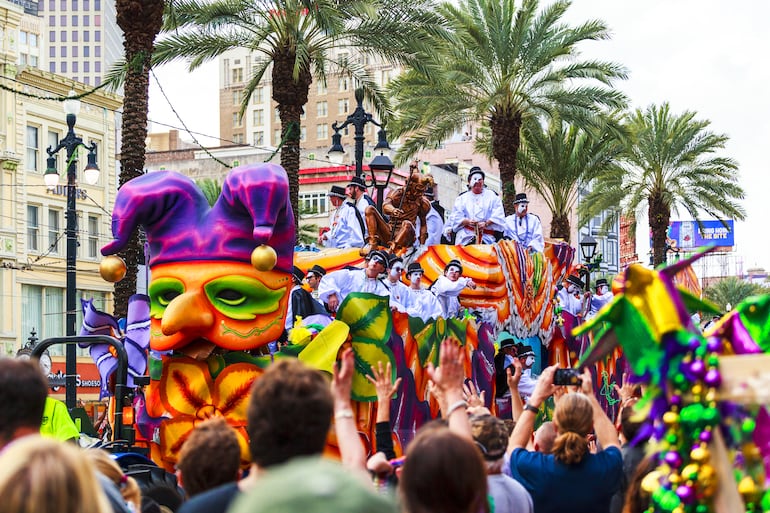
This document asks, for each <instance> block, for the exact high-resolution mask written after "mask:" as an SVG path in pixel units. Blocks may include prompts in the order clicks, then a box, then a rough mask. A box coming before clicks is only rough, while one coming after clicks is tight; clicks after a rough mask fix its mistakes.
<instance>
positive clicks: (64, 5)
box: [59, 0, 67, 11]
mask: <svg viewBox="0 0 770 513" xmlns="http://www.w3.org/2000/svg"><path fill="white" fill-rule="evenodd" d="M59 10H61V11H66V10H67V0H59Z"/></svg>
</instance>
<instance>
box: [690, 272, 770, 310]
mask: <svg viewBox="0 0 770 513" xmlns="http://www.w3.org/2000/svg"><path fill="white" fill-rule="evenodd" d="M768 293H770V288H767V287H763V286H762V285H759V284H757V283H750V282H747V281H744V280H742V279H740V278H736V277H735V276H729V277H727V278H724V279H722V280H719V281H718V282H716V283H715V284H714V285H711V286H710V287H706V288H705V289H704V290H703V295H704V296H705V297H706V298H707V299H709V300H711V301H712V302H713V303H714V304H716V305H717V306H719V308H720V309H726V305H727V304H730V305H731V306H733V307H734V306H736V305H737V304H738V303H740V302H741V301H743V300H744V299H746V298H748V297H750V296H758V295H761V294H768Z"/></svg>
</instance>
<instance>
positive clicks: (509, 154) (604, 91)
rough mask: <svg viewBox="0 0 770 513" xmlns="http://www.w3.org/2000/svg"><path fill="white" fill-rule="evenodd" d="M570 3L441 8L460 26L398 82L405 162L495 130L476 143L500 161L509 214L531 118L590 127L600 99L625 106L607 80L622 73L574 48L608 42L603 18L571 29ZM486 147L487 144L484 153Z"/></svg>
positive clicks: (526, 0) (503, 1) (527, 1)
mask: <svg viewBox="0 0 770 513" xmlns="http://www.w3.org/2000/svg"><path fill="white" fill-rule="evenodd" d="M569 6H570V2H569V1H566V0H560V1H556V2H554V3H553V4H551V5H549V6H547V7H545V8H543V9H542V11H540V10H539V4H538V0H522V3H521V7H519V8H517V6H516V1H515V0H460V2H459V4H457V5H455V4H453V3H444V4H443V5H442V6H441V8H440V10H439V13H440V14H441V16H442V17H443V18H444V19H445V20H446V23H447V24H448V26H449V27H450V28H451V30H452V31H453V32H454V38H453V40H451V41H449V42H447V41H446V40H437V41H436V42H435V44H434V45H433V46H434V48H435V49H436V51H435V52H434V53H433V54H432V55H426V56H423V60H424V66H423V69H410V70H408V71H407V72H406V73H405V74H403V75H402V76H401V77H399V78H397V79H396V80H394V81H393V82H391V85H390V90H391V92H392V93H393V96H394V98H395V100H396V104H397V105H398V113H397V114H398V117H397V120H396V126H395V128H394V127H393V125H392V124H391V125H390V128H391V129H392V130H394V133H395V135H406V136H407V140H406V141H405V143H404V145H403V146H402V147H401V148H400V149H399V152H398V154H397V155H396V159H397V161H398V162H403V161H406V160H408V159H409V158H410V157H411V156H412V155H414V154H415V153H417V152H418V151H419V150H421V149H424V148H434V147H436V146H437V145H439V144H441V143H442V142H443V141H445V140H446V139H448V138H449V137H451V136H452V135H453V134H454V133H456V132H457V131H459V130H461V129H462V127H463V126H465V125H467V124H477V125H480V126H481V127H485V128H487V129H488V130H489V133H490V140H489V141H488V144H487V145H484V144H480V142H479V141H478V140H477V143H476V150H477V151H479V152H480V153H486V154H487V155H488V156H489V157H490V158H493V159H495V160H496V161H497V162H498V165H499V169H500V180H501V182H502V183H503V184H505V187H504V189H503V205H504V207H505V211H506V213H507V214H510V213H512V212H513V211H514V208H513V200H514V196H515V185H514V180H515V178H516V169H517V168H516V166H517V163H516V159H517V154H518V151H519V146H520V143H521V128H522V126H523V124H524V123H525V122H526V121H527V120H528V119H530V118H542V117H549V116H552V115H555V114H556V113H557V112H559V113H560V115H561V117H562V119H564V120H565V121H567V122H574V123H576V124H578V125H579V126H585V125H586V124H587V123H588V121H589V120H590V119H592V118H593V116H594V115H595V114H596V113H597V112H598V111H599V110H600V108H601V107H602V106H610V107H612V108H621V107H623V106H624V102H625V100H624V97H623V95H622V94H621V93H620V92H618V91H616V90H613V89H611V88H610V87H609V86H610V85H611V84H612V81H613V80H614V79H618V78H625V76H626V73H625V70H624V69H623V68H622V67H621V66H619V65H617V64H613V63H607V62H601V61H594V60H580V59H578V58H577V45H578V44H579V43H580V42H583V41H588V40H600V39H607V38H608V37H609V32H608V30H607V28H606V26H605V25H604V23H603V22H601V21H598V20H593V21H588V22H585V23H583V24H581V25H579V26H575V27H572V26H569V25H567V24H565V23H564V22H563V21H562V17H563V16H564V13H565V12H566V10H567V9H568V7H569ZM485 150H486V151H485Z"/></svg>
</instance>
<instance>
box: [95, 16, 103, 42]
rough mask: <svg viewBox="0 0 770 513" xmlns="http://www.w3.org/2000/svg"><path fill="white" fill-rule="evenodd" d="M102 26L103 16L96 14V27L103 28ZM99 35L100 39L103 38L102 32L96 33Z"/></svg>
mask: <svg viewBox="0 0 770 513" xmlns="http://www.w3.org/2000/svg"><path fill="white" fill-rule="evenodd" d="M101 26H102V16H101V15H100V14H94V27H101ZM96 32H97V34H99V37H101V33H100V31H98V30H97V31H96Z"/></svg>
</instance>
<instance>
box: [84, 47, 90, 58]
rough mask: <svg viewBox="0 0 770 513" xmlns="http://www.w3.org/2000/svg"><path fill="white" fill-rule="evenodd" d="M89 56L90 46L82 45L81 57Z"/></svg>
mask: <svg viewBox="0 0 770 513" xmlns="http://www.w3.org/2000/svg"><path fill="white" fill-rule="evenodd" d="M90 56H91V47H90V46H84V47H83V57H90Z"/></svg>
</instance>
